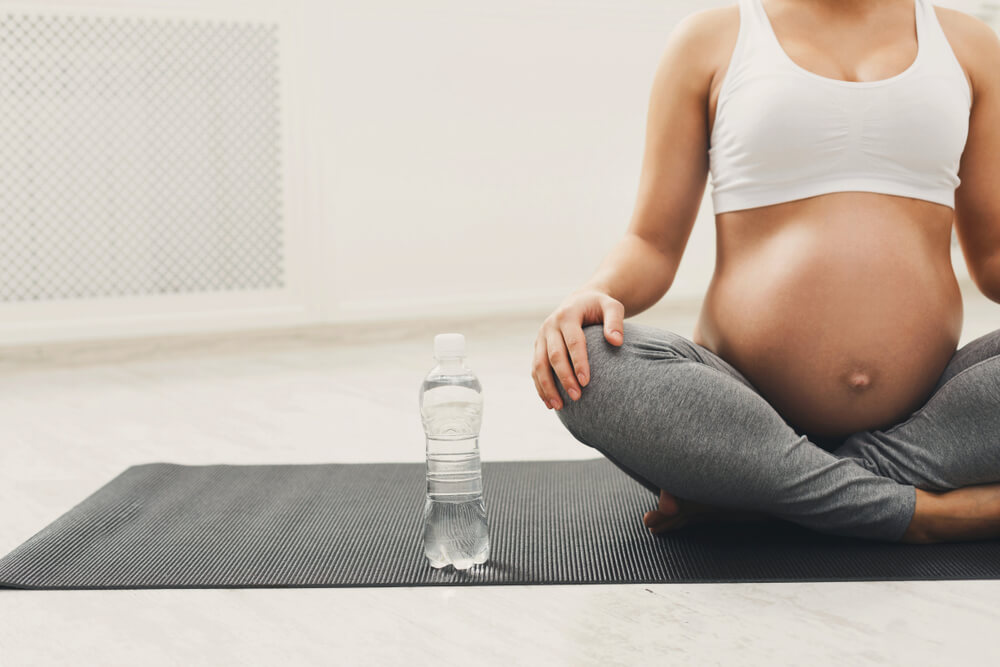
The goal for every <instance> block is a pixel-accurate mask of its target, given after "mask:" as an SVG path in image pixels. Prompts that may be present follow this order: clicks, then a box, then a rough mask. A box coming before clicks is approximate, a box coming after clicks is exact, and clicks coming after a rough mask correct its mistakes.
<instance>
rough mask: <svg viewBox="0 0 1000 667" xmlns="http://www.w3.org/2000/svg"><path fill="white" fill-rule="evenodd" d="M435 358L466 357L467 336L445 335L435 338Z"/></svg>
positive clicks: (457, 334) (458, 334)
mask: <svg viewBox="0 0 1000 667" xmlns="http://www.w3.org/2000/svg"><path fill="white" fill-rule="evenodd" d="M434 356H435V357H436V358H438V359H454V358H456V357H464V356H465V336H463V335H462V334H460V333H443V334H438V335H436V336H434Z"/></svg>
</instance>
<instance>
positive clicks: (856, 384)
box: [847, 371, 872, 391]
mask: <svg viewBox="0 0 1000 667" xmlns="http://www.w3.org/2000/svg"><path fill="white" fill-rule="evenodd" d="M871 383H872V379H871V376H869V375H868V373H865V372H864V371H853V372H851V373H849V374H848V376H847V386H848V387H850V388H851V389H856V390H858V391H860V390H862V389H867V388H868V387H870V386H871Z"/></svg>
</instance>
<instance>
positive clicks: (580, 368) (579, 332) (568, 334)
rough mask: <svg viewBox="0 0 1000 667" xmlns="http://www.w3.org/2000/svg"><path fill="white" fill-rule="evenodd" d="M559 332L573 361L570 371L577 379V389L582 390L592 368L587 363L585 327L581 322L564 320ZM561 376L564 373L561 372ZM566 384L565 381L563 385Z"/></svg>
mask: <svg viewBox="0 0 1000 667" xmlns="http://www.w3.org/2000/svg"><path fill="white" fill-rule="evenodd" d="M559 332H560V333H561V334H562V337H563V340H564V341H565V343H566V349H567V350H568V351H569V359H570V361H571V362H572V365H571V367H570V370H569V373H570V375H573V377H574V378H575V379H576V381H577V383H578V385H577V389H578V390H579V391H581V392H582V389H580V388H581V387H583V386H584V385H586V384H587V380H588V379H589V378H590V368H589V366H588V364H587V338H586V336H584V335H583V327H582V326H581V325H580V323H579V322H574V321H570V320H564V321H563V322H562V324H560V325H559ZM574 372H575V375H574ZM559 377H562V375H561V374H560V375H559ZM565 385H566V383H565V382H564V383H563V386H565ZM567 389H568V387H567Z"/></svg>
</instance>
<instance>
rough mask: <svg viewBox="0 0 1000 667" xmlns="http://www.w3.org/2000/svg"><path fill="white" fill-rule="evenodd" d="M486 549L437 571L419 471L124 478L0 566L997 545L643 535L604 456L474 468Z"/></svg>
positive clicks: (974, 568)
mask: <svg viewBox="0 0 1000 667" xmlns="http://www.w3.org/2000/svg"><path fill="white" fill-rule="evenodd" d="M482 466H483V484H484V499H485V502H486V509H487V514H488V518H489V523H490V537H491V542H492V554H491V557H490V560H489V561H487V562H486V563H484V564H482V565H477V566H474V567H473V568H471V569H469V570H466V571H464V572H462V571H456V570H454V569H453V568H451V567H448V568H446V569H442V570H435V569H433V568H431V567H430V565H429V564H428V563H427V561H426V559H425V557H424V555H423V552H422V545H421V528H422V521H423V507H424V494H425V488H426V487H425V482H424V474H425V467H424V464H423V463H365V464H339V463H333V464H317V465H251V466H246V465H240V466H236V465H209V466H184V465H174V464H169V463H152V464H145V465H137V466H133V467H131V468H128V469H127V470H125V471H124V472H123V473H121V474H120V475H119V476H118V477H116V478H115V479H113V480H111V481H110V482H109V483H108V484H106V485H105V486H104V487H102V488H101V489H99V490H98V491H96V492H95V493H94V494H93V495H91V496H90V497H88V498H87V499H85V500H84V501H83V502H81V503H80V504H79V505H77V506H76V507H74V508H73V509H71V510H70V511H69V512H67V513H66V514H64V515H63V516H61V517H60V518H59V519H57V520H56V521H54V522H53V523H52V524H51V525H49V526H48V527H46V528H44V529H43V530H42V531H41V532H39V533H38V534H36V535H35V536H34V537H32V538H30V539H29V540H28V541H27V542H25V543H24V544H22V545H21V546H20V547H18V548H17V549H15V550H14V551H13V552H11V553H10V554H8V555H7V556H6V557H4V558H3V559H0V585H2V586H7V587H16V588H51V589H66V588H227V587H285V586H423V585H442V584H443V585H485V584H572V583H580V584H596V583H660V582H741V581H841V580H843V581H847V580H895V579H995V578H998V577H1000V540H991V541H981V542H965V543H953V544H933V545H903V544H889V543H880V542H873V541H867V540H859V539H850V538H840V537H835V536H829V535H822V534H819V533H815V532H812V531H808V530H806V529H803V528H800V527H798V526H796V525H794V524H791V523H787V522H783V521H771V522H764V523H748V524H737V523H727V524H721V523H717V524H705V525H701V526H689V527H687V528H684V529H681V530H678V531H675V532H672V533H665V534H661V535H660V536H653V535H651V534H650V533H649V531H648V529H647V528H646V527H645V526H644V525H643V523H642V514H643V512H645V511H646V510H649V509H652V508H654V507H655V506H656V497H655V496H654V495H652V494H651V493H650V492H649V490H648V489H646V488H644V487H643V486H641V485H640V484H638V483H637V482H636V481H635V480H633V479H632V478H631V477H629V476H628V475H627V474H625V473H624V472H622V471H621V470H620V469H619V468H617V467H616V466H614V465H613V464H612V463H611V462H610V461H608V460H607V459H605V458H599V459H588V460H583V461H485V462H483V464H482Z"/></svg>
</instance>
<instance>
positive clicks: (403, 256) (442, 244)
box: [309, 0, 724, 318]
mask: <svg viewBox="0 0 1000 667" xmlns="http://www.w3.org/2000/svg"><path fill="white" fill-rule="evenodd" d="M710 4H724V3H697V2H662V1H655V2H654V1H650V0H633V1H631V2H621V1H617V2H616V1H613V0H607V1H603V2H600V1H597V2H595V1H591V2H579V1H573V0H562V1H559V0H550V1H548V2H540V1H539V0H509V1H506V2H468V1H461V0H422V1H421V2H411V1H401V0H370V1H368V2H354V3H343V2H341V3H336V4H335V5H330V4H325V3H323V2H310V3H309V7H310V8H311V11H312V12H314V14H313V16H314V18H315V20H314V22H313V23H312V24H311V25H310V26H309V28H310V30H312V31H314V34H313V39H316V41H317V44H319V45H321V49H320V50H319V51H317V52H316V53H315V54H314V55H315V67H314V71H313V75H314V77H315V79H316V86H317V91H318V95H317V98H316V101H317V110H322V112H323V118H322V121H325V123H326V127H325V129H326V130H327V133H325V134H324V135H322V136H321V137H319V139H320V140H322V141H323V142H324V145H325V147H326V150H325V151H324V156H325V160H326V169H325V170H324V181H323V191H324V197H325V201H326V203H327V208H326V210H327V213H328V219H329V221H330V225H331V226H330V228H329V231H330V250H329V253H330V254H329V257H330V261H331V262H332V264H333V266H334V276H335V279H334V283H335V284H336V286H337V289H336V293H335V294H334V295H333V297H334V298H333V299H332V300H331V302H330V306H331V307H332V311H331V313H332V314H333V315H334V316H336V317H351V318H353V317H361V316H381V315H383V314H386V313H399V314H403V313H405V314H410V313H423V312H433V311H435V310H436V309H444V308H445V307H448V308H450V309H454V310H456V311H458V310H464V309H483V308H494V307H495V308H505V309H506V308H520V307H538V306H551V307H554V306H555V305H556V304H557V303H558V302H559V301H560V300H561V299H562V298H563V297H564V296H565V295H566V294H567V293H568V292H569V291H571V290H573V289H575V288H577V287H579V286H580V284H582V283H583V282H585V281H586V280H587V279H588V278H589V277H590V276H591V275H592V273H593V272H594V270H595V269H596V267H597V265H598V264H599V262H600V260H601V259H602V258H603V256H604V255H605V254H606V253H607V252H608V250H609V249H610V247H611V246H612V245H613V244H614V242H615V241H616V240H617V239H618V238H620V236H621V235H622V234H623V233H624V231H625V228H626V226H627V224H628V220H629V218H630V215H631V212H632V207H633V206H634V203H635V196H636V192H637V187H638V177H639V168H640V162H641V158H642V150H643V141H644V131H645V119H646V109H647V104H648V100H649V90H650V85H651V82H652V76H653V72H654V69H655V66H656V64H657V62H658V60H659V57H660V55H661V53H662V50H663V47H664V41H665V39H666V36H667V35H668V34H669V32H670V30H671V29H672V27H673V25H674V24H675V23H676V21H677V20H678V19H679V18H681V17H682V16H684V15H685V14H686V13H688V12H690V11H692V10H693V9H695V8H697V7H703V6H707V5H710ZM324 7H326V8H328V10H327V11H326V12H325V13H324V12H323V8H324ZM321 36H322V38H321ZM706 195H707V190H706ZM710 209H711V205H710V202H709V201H708V199H707V196H706V204H705V206H704V207H703V210H702V216H701V217H700V219H699V220H698V223H697V224H696V227H695V230H694V232H693V233H692V237H691V240H690V245H689V248H688V251H687V254H686V256H685V259H684V261H683V262H682V266H681V269H680V271H679V274H678V277H677V281H676V283H675V285H674V286H673V288H672V289H671V292H670V294H669V295H668V297H671V296H672V297H679V296H700V294H701V293H702V292H703V290H704V286H705V285H707V283H708V279H709V277H710V275H711V269H712V261H713V258H714V229H713V224H714V223H713V221H712V219H711V212H710Z"/></svg>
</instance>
